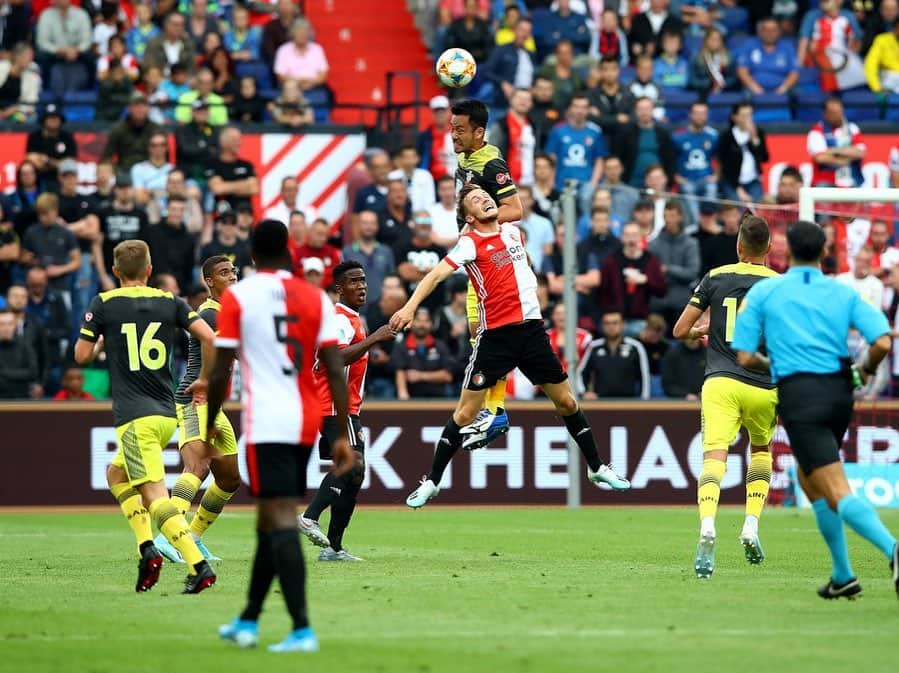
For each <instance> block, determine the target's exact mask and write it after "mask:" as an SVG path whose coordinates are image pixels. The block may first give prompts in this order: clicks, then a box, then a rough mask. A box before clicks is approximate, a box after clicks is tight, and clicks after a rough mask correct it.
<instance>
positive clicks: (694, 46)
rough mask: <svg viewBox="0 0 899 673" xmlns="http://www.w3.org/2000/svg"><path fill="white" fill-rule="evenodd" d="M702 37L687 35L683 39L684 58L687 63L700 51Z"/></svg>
mask: <svg viewBox="0 0 899 673" xmlns="http://www.w3.org/2000/svg"><path fill="white" fill-rule="evenodd" d="M702 39H703V38H702V35H687V36H686V37H685V38H684V58H686V59H687V60H688V61H689V60H690V59H691V58H693V56H695V55H696V54H697V53H698V52H699V50H700V49H702Z"/></svg>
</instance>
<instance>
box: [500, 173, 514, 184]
mask: <svg viewBox="0 0 899 673" xmlns="http://www.w3.org/2000/svg"><path fill="white" fill-rule="evenodd" d="M511 180H512V176H511V175H509V174H508V173H497V175H496V182H497V184H500V185H504V184H506V183H507V182H510V181H511Z"/></svg>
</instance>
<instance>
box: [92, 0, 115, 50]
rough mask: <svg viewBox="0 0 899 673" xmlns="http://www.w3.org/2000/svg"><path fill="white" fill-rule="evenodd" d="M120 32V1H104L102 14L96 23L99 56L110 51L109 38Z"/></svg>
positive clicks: (95, 37)
mask: <svg viewBox="0 0 899 673" xmlns="http://www.w3.org/2000/svg"><path fill="white" fill-rule="evenodd" d="M118 32H119V3H118V2H105V0H104V2H103V3H102V4H101V5H100V16H99V17H97V22H96V24H95V25H94V49H96V51H97V55H98V56H106V54H108V53H109V38H111V37H112V36H113V35H116V34H117V33H118Z"/></svg>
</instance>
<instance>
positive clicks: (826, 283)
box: [731, 221, 899, 599]
mask: <svg viewBox="0 0 899 673" xmlns="http://www.w3.org/2000/svg"><path fill="white" fill-rule="evenodd" d="M787 242H788V243H789V247H790V258H791V262H790V269H789V271H787V273H785V274H784V275H782V276H779V277H776V278H766V279H765V280H762V281H760V282H758V283H756V284H755V285H754V286H753V287H752V289H751V290H750V291H749V293H748V294H747V295H746V299H745V300H744V302H743V305H742V306H741V307H740V312H739V315H738V317H737V324H736V330H735V333H734V339H733V342H732V343H731V347H732V348H733V349H734V350H735V351H737V360H738V361H739V363H740V365H742V366H743V367H746V368H748V369H770V371H771V376H772V379H773V380H774V381H775V382H776V383H777V385H778V387H779V391H780V393H779V394H780V403H779V405H778V411H779V413H780V417H781V420H782V422H783V425H784V428H785V429H786V431H787V436H788V437H789V438H790V446H791V449H792V451H793V455H794V456H796V461H797V462H798V463H799V484H800V486H802V490H803V491H805V493H806V495H807V496H808V498H809V500H810V501H811V503H812V508H813V509H814V511H815V518H816V519H817V522H818V529H819V530H820V531H821V535H822V536H823V537H824V541H825V542H826V543H827V546H828V547H829V548H830V554H831V557H832V560H833V575H832V576H831V578H830V580H829V581H828V582H827V584H825V585H824V586H822V587H821V588H820V589H818V595H819V596H821V597H822V598H828V599H830V598H840V597H845V598H853V597H854V596H857V595H859V594H860V593H861V591H862V588H861V585H860V584H859V582H858V579H856V577H855V573H854V572H853V571H852V567H851V565H850V563H849V551H848V549H847V547H846V537H845V534H844V531H843V522H845V523H847V524H848V525H849V527H850V528H852V530H854V531H855V532H856V533H858V534H859V535H861V536H862V537H863V538H865V539H866V540H868V541H869V542H871V543H872V544H873V545H874V546H876V547H877V548H878V549H880V550H881V551H882V552H883V553H884V555H885V556H886V557H887V559H889V561H890V569H891V570H892V574H893V582H894V584H895V586H896V591H897V593H899V550H897V547H896V539H895V538H894V537H893V536H892V534H891V533H890V532H889V531H888V530H887V529H886V527H885V526H884V525H883V523H882V522H881V521H880V517H879V516H878V515H877V512H876V511H875V510H874V509H873V508H872V507H871V506H870V505H868V504H867V503H866V502H864V501H862V500H860V499H859V498H857V497H855V496H854V495H853V494H852V491H851V490H850V488H849V483H848V482H847V481H846V474H845V472H844V471H843V465H842V463H841V462H840V443H841V441H842V439H843V435H844V434H845V433H846V429H847V428H848V427H849V422H850V420H851V419H852V391H853V388H854V387H855V385H854V381H853V379H854V375H853V374H854V372H855V371H857V372H858V374H859V375H860V377H861V379H862V380H866V379H867V378H868V377H870V376H873V375H874V371H875V370H876V369H877V365H878V364H880V361H881V360H883V358H884V357H885V356H886V355H887V353H889V351H890V345H891V342H890V327H889V324H888V323H887V320H886V317H884V315H883V313H881V311H880V310H878V309H877V308H875V307H874V306H871V305H870V304H868V303H867V302H865V301H864V300H863V299H862V298H861V297H860V296H859V294H858V292H856V291H855V290H854V289H852V288H851V287H848V286H846V285H843V284H842V283H839V282H837V281H836V280H834V279H832V278H827V277H826V276H825V275H824V274H823V273H822V272H821V269H820V261H821V255H822V252H823V250H824V232H823V230H822V229H821V228H820V227H819V226H818V225H817V224H815V223H814V222H803V221H799V222H795V223H794V224H792V225H791V226H790V228H789V230H788V231H787ZM850 329H856V330H858V331H859V332H860V333H861V335H862V337H864V339H865V340H866V341H867V342H868V343H869V344H870V348H869V350H868V357H867V359H866V360H865V361H863V362H861V363H860V364H859V365H858V368H857V369H855V368H854V367H853V366H852V364H851V361H850V360H849V357H848V349H847V348H846V338H847V336H848V333H849V330H850ZM763 339H764V342H765V346H766V348H767V353H768V355H767V356H765V355H761V354H760V353H758V348H759V344H760V343H761V342H762V340H763Z"/></svg>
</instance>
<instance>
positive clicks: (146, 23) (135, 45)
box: [125, 2, 159, 61]
mask: <svg viewBox="0 0 899 673" xmlns="http://www.w3.org/2000/svg"><path fill="white" fill-rule="evenodd" d="M157 35H159V27H158V26H157V25H156V24H155V23H153V8H152V6H151V5H149V4H147V3H145V2H139V3H137V6H136V7H135V8H134V25H133V26H132V27H131V28H130V29H129V30H128V32H127V33H125V46H126V47H127V50H128V53H129V54H132V55H133V56H134V57H135V58H136V59H137V60H138V61H143V58H144V54H145V53H146V51H147V44H148V43H149V42H150V40H152V39H153V38H154V37H156V36H157Z"/></svg>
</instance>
